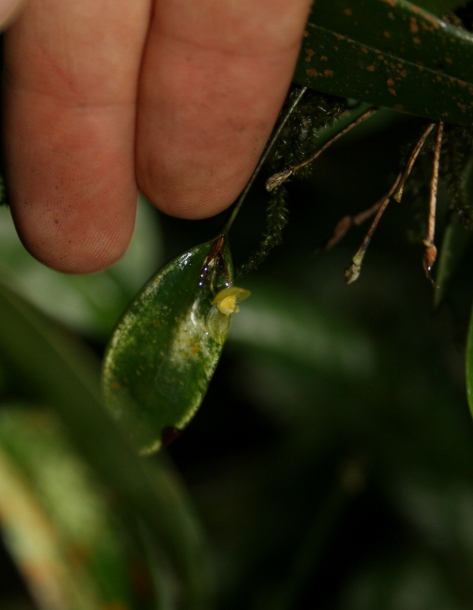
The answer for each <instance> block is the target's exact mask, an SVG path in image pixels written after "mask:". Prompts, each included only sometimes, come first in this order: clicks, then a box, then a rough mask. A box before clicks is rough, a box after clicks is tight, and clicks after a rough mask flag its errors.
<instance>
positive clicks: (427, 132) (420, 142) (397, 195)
mask: <svg viewBox="0 0 473 610" xmlns="http://www.w3.org/2000/svg"><path fill="white" fill-rule="evenodd" d="M434 127H435V123H430V125H429V126H428V127H427V128H426V129H425V131H424V133H423V134H422V135H421V137H420V138H419V140H418V141H417V142H416V144H415V145H414V148H413V149H412V151H411V154H410V155H409V159H408V160H407V163H406V165H405V167H404V169H403V172H402V177H401V182H400V184H399V186H398V188H397V191H396V192H395V193H394V199H395V200H396V201H397V202H398V203H400V201H401V198H402V194H403V192H404V186H405V185H406V181H407V179H408V178H409V174H410V173H411V171H412V168H413V166H414V163H415V162H416V159H417V157H418V156H419V153H420V151H421V150H422V147H423V146H424V144H425V141H426V140H427V138H428V137H429V135H430V132H431V131H432V129H433V128H434Z"/></svg>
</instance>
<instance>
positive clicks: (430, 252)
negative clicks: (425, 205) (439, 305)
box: [423, 123, 443, 288]
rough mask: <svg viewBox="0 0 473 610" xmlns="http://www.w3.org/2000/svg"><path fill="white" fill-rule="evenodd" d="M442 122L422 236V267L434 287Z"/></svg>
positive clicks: (435, 151) (435, 149) (435, 148)
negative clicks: (432, 274) (427, 216)
mask: <svg viewBox="0 0 473 610" xmlns="http://www.w3.org/2000/svg"><path fill="white" fill-rule="evenodd" d="M442 137H443V123H439V126H438V128H437V137H436V138H435V147H434V161H433V168H432V180H431V182H430V200H429V219H428V223H427V234H426V236H425V238H424V246H425V251H424V258H423V267H424V271H425V275H426V276H427V277H428V278H429V280H430V281H431V282H432V284H433V286H434V287H435V288H438V286H437V285H436V284H435V282H434V281H433V279H432V276H431V275H430V271H431V269H432V267H433V265H434V263H435V260H436V258H437V248H436V247H435V244H434V236H435V215H436V209H437V189H438V182H439V165H440V150H441V148H442Z"/></svg>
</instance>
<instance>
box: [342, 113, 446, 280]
mask: <svg viewBox="0 0 473 610" xmlns="http://www.w3.org/2000/svg"><path fill="white" fill-rule="evenodd" d="M434 127H435V123H430V124H429V125H428V127H427V128H426V129H425V130H424V131H423V133H422V135H421V137H420V138H419V139H418V140H417V142H416V143H415V144H414V146H413V148H412V150H411V152H410V154H409V158H408V159H407V162H406V164H405V166H404V168H403V169H402V171H401V172H400V173H399V174H398V175H397V177H396V180H395V181H394V183H393V185H392V186H391V188H390V189H389V191H388V192H387V193H386V195H385V196H384V197H383V198H382V199H381V201H380V202H378V203H377V204H375V205H376V206H379V208H378V212H377V214H376V216H375V217H374V220H373V222H372V223H371V226H370V228H369V229H368V231H367V233H366V235H365V237H364V239H363V242H362V244H361V246H360V248H359V250H358V251H357V252H356V254H355V256H354V257H353V258H352V264H351V265H350V266H349V267H348V269H347V270H346V271H345V279H346V281H347V284H351V283H352V282H354V281H355V280H357V279H358V277H359V276H360V272H361V265H362V263H363V259H364V257H365V254H366V251H367V249H368V246H369V244H370V242H371V238H372V237H373V233H374V232H375V230H376V227H377V226H378V223H379V221H380V220H381V217H382V215H383V214H384V212H385V211H386V208H387V207H388V204H389V202H390V200H391V197H393V198H394V199H395V200H396V201H398V202H400V201H401V197H402V194H403V191H404V186H405V183H406V180H407V179H408V177H409V174H410V173H411V171H412V168H413V166H414V163H415V161H416V159H417V157H418V156H419V153H420V151H421V150H422V147H423V146H424V144H425V141H426V140H427V138H428V136H429V134H430V133H431V131H432V130H433V128H434ZM439 151H440V149H439ZM439 154H440V152H439ZM437 182H438V166H437ZM436 188H437V187H436ZM436 192H437V190H435V193H436ZM434 228H435V216H434ZM424 243H425V241H424ZM425 245H426V247H427V248H429V246H428V245H427V244H426V243H425ZM431 245H432V246H433V244H431ZM433 247H434V248H435V246H433ZM430 251H431V252H432V250H430ZM426 252H427V251H426ZM433 260H434V261H435V257H434V259H433ZM432 264H433V263H432ZM428 277H430V275H428Z"/></svg>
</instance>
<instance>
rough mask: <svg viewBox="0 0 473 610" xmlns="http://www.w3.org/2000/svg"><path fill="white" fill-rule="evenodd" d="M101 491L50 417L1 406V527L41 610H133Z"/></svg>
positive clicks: (127, 578)
mask: <svg viewBox="0 0 473 610" xmlns="http://www.w3.org/2000/svg"><path fill="white" fill-rule="evenodd" d="M101 491H102V490H101V489H100V488H99V487H98V486H97V484H96V482H95V480H94V478H93V476H92V473H91V472H90V470H89V469H88V468H87V467H86V465H85V464H84V462H82V461H81V460H80V459H79V458H78V456H77V455H75V454H74V452H73V451H72V450H71V448H70V447H69V445H68V443H67V442H66V439H65V437H64V435H63V433H62V430H61V429H60V428H59V426H58V425H57V423H56V422H55V421H54V420H53V419H52V418H51V417H49V416H48V414H46V413H44V412H41V411H37V412H33V411H31V410H28V409H24V408H21V407H19V406H14V407H12V408H8V407H3V408H2V412H1V414H0V517H1V522H2V530H3V535H4V538H5V540H6V542H7V545H8V547H9V549H10V552H11V553H12V555H13V556H14V558H15V560H16V562H17V564H18V566H19V568H20V569H21V571H22V572H23V575H24V577H25V579H26V581H27V583H28V586H29V588H30V590H31V593H32V595H33V597H34V598H35V599H36V600H37V602H38V604H39V606H40V607H41V608H47V609H48V610H52V609H58V610H59V609H62V608H67V609H68V610H102V609H103V608H104V607H105V606H107V607H108V606H110V607H117V608H120V609H122V610H126V609H128V608H131V599H132V591H131V578H130V574H129V573H128V572H127V566H126V559H125V555H124V549H123V548H122V547H121V545H120V539H121V536H120V535H119V532H118V530H117V528H116V524H114V523H113V521H114V519H113V518H112V516H111V513H110V509H109V507H108V506H107V503H106V502H105V500H104V498H103V495H101Z"/></svg>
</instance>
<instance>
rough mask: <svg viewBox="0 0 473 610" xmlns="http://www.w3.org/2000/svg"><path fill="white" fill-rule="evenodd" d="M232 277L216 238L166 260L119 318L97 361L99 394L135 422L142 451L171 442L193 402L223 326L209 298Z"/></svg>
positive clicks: (226, 318)
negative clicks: (101, 363) (101, 391)
mask: <svg viewBox="0 0 473 610" xmlns="http://www.w3.org/2000/svg"><path fill="white" fill-rule="evenodd" d="M232 280H233V265H232V260H231V255H230V250H229V248H228V245H227V241H226V238H224V237H219V238H217V239H216V240H212V241H210V242H207V243H205V244H201V245H199V246H196V247H195V248H193V249H192V250H189V252H186V253H185V254H183V255H181V256H180V257H178V258H176V259H175V260H173V261H172V262H171V263H169V264H168V265H166V266H165V267H164V268H163V269H162V270H161V271H159V273H158V274H157V275H156V276H155V277H154V278H152V279H151V280H150V281H149V282H148V284H146V286H145V287H144V288H143V290H142V291H141V292H140V293H139V294H138V296H137V297H136V299H135V300H134V301H133V303H132V304H131V305H130V307H129V309H128V310H127V312H126V313H125V315H124V316H123V318H122V320H121V321H120V322H119V324H118V326H117V328H116V330H115V333H114V334H113V336H112V338H111V340H110V345H109V347H108V350H107V353H106V356H105V360H104V367H103V387H104V393H105V398H106V402H107V404H108V406H109V407H110V409H111V410H112V412H114V413H115V414H116V415H117V416H118V417H119V418H122V419H125V420H126V419H127V418H129V417H131V419H132V420H133V421H134V422H137V423H138V424H139V426H138V427H135V428H134V429H135V430H136V433H135V442H137V443H138V444H139V445H140V446H141V447H143V450H144V451H145V452H150V451H156V450H157V449H159V447H160V446H161V444H162V442H164V444H166V443H167V442H168V441H169V440H172V438H173V437H174V436H175V435H177V434H179V432H180V430H181V429H182V428H183V427H184V426H185V425H186V424H187V423H188V422H189V421H190V419H191V418H192V417H193V415H194V414H195V412H196V411H197V409H198V408H199V406H200V404H201V402H202V400H203V398H204V396H205V393H206V391H207V387H208V384H209V382H210V379H211V378H212V375H213V373H214V371H215V368H216V366H217V363H218V360H219V358H220V354H221V351H222V346H223V343H224V342H225V339H226V337H227V334H228V331H229V328H230V315H229V312H226V315H225V314H224V313H221V312H222V311H223V310H222V308H221V306H220V305H219V306H217V305H213V304H212V301H213V299H214V297H215V295H216V293H217V291H218V290H219V289H220V288H224V287H225V286H229V285H230V284H231V283H232ZM130 425H131V427H133V423H131V424H130ZM136 437H137V438H136Z"/></svg>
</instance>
